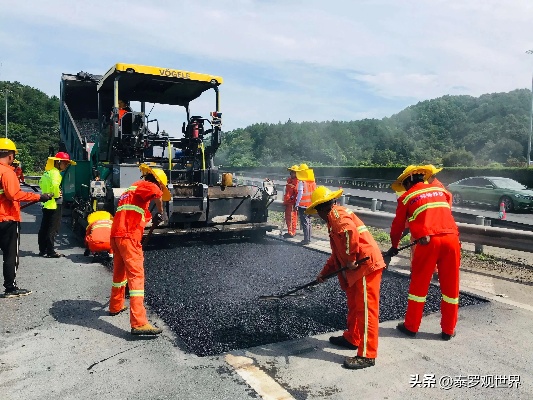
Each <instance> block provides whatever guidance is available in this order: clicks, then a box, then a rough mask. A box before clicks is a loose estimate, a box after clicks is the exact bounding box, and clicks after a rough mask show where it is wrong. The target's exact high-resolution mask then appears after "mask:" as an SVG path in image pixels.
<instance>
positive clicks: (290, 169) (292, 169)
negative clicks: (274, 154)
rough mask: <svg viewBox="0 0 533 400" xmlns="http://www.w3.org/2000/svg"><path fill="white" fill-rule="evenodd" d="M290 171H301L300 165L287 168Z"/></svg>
mask: <svg viewBox="0 0 533 400" xmlns="http://www.w3.org/2000/svg"><path fill="white" fill-rule="evenodd" d="M287 169H288V170H289V171H294V172H296V171H298V170H299V169H300V167H298V165H296V164H294V165H293V166H292V167H289V168H287Z"/></svg>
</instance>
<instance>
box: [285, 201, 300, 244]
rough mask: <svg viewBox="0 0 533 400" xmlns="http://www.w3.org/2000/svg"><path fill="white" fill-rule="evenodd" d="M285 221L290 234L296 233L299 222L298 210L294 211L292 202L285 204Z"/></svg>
mask: <svg viewBox="0 0 533 400" xmlns="http://www.w3.org/2000/svg"><path fill="white" fill-rule="evenodd" d="M285 222H286V223H287V231H288V233H289V235H292V236H294V235H296V224H297V223H298V211H294V206H293V205H292V204H288V205H285Z"/></svg>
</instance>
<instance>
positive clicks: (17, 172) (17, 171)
mask: <svg viewBox="0 0 533 400" xmlns="http://www.w3.org/2000/svg"><path fill="white" fill-rule="evenodd" d="M11 165H12V166H13V167H15V175H17V178H18V180H19V182H20V183H25V181H24V180H25V178H24V172H23V171H22V167H21V165H20V161H19V160H13V164H11Z"/></svg>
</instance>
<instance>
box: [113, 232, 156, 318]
mask: <svg viewBox="0 0 533 400" xmlns="http://www.w3.org/2000/svg"><path fill="white" fill-rule="evenodd" d="M111 249H112V250H113V253H114V258H113V286H112V288H111V299H110V300H109V311H110V312H112V313H113V312H118V311H120V310H122V308H123V307H124V290H125V288H126V284H127V285H128V287H129V289H130V324H131V327H132V328H138V327H139V326H142V325H146V324H147V323H148V319H147V318H146V308H145V307H144V266H143V263H144V254H143V250H142V245H141V242H140V241H139V240H134V239H131V238H126V237H112V238H111Z"/></svg>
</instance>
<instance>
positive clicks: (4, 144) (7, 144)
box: [0, 138, 19, 154]
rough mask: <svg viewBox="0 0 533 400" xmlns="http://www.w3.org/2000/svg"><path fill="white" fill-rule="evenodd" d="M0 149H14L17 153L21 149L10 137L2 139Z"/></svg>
mask: <svg viewBox="0 0 533 400" xmlns="http://www.w3.org/2000/svg"><path fill="white" fill-rule="evenodd" d="M0 150H13V151H14V152H15V154H18V153H19V151H18V150H17V146H15V143H13V141H12V140H10V139H8V138H2V139H0Z"/></svg>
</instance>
